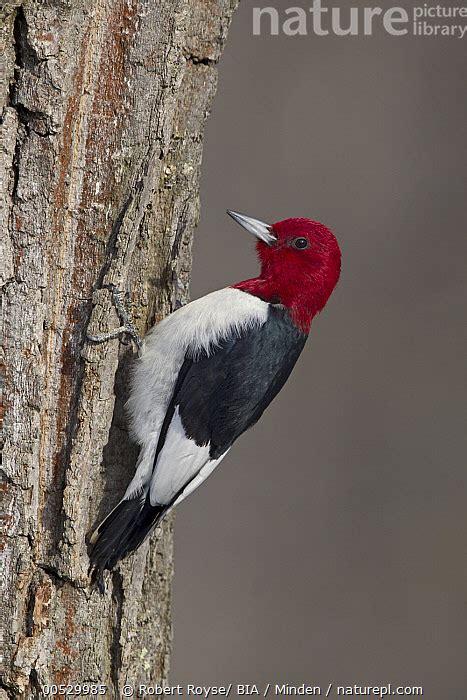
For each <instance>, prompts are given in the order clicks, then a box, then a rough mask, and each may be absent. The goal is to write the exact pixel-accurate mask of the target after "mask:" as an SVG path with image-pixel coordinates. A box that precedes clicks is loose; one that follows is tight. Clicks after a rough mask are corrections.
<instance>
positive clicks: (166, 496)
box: [149, 406, 220, 506]
mask: <svg viewBox="0 0 467 700" xmlns="http://www.w3.org/2000/svg"><path fill="white" fill-rule="evenodd" d="M218 462H220V459H217V460H211V459H209V445H202V446H201V447H200V446H199V445H197V444H196V443H195V441H194V440H190V438H188V437H187V435H186V433H185V430H184V428H183V425H182V421H181V418H180V413H179V410H178V406H177V407H176V408H175V412H174V416H173V418H172V421H171V423H170V426H169V429H168V431H167V436H166V439H165V443H164V447H163V448H162V451H161V453H160V454H159V456H158V458H157V464H156V468H155V470H154V474H153V477H152V479H151V486H150V492H149V494H150V495H149V498H150V502H151V505H152V506H155V505H169V504H170V503H172V501H173V500H174V498H175V497H176V496H177V494H180V495H179V497H178V498H177V501H176V502H177V503H179V502H180V501H181V500H183V498H185V497H186V496H187V495H188V494H189V493H191V492H192V491H194V490H195V488H197V487H198V486H199V485H200V484H201V483H202V482H203V481H204V479H206V478H207V477H208V476H209V474H210V473H211V472H212V471H213V469H214V468H215V467H216V466H217V464H218ZM184 486H186V488H185V489H184ZM183 489H184V490H183ZM181 492H182V493H181ZM174 505H175V504H174Z"/></svg>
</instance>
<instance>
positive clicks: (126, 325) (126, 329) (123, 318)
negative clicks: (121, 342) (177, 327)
mask: <svg viewBox="0 0 467 700" xmlns="http://www.w3.org/2000/svg"><path fill="white" fill-rule="evenodd" d="M104 289H109V290H110V293H111V295H112V302H113V305H114V307H115V310H116V312H117V314H118V318H119V319H120V322H121V324H122V325H121V326H119V327H118V328H115V329H114V330H112V331H109V332H108V333H100V334H99V335H90V334H88V335H87V338H88V340H89V341H90V342H91V343H106V342H107V341H108V340H113V339H114V338H119V337H120V336H121V335H123V334H126V335H128V336H130V339H131V340H132V341H133V342H134V344H135V345H136V348H137V350H138V355H141V350H142V348H143V343H142V340H141V338H140V336H139V333H138V331H137V330H136V326H135V324H134V323H133V321H132V319H131V316H130V313H129V312H128V310H127V309H126V307H125V303H124V297H125V293H124V292H122V291H121V290H120V289H118V287H116V286H115V285H114V284H106V285H104Z"/></svg>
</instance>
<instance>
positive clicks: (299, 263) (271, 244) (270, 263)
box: [229, 212, 341, 332]
mask: <svg viewBox="0 0 467 700" xmlns="http://www.w3.org/2000/svg"><path fill="white" fill-rule="evenodd" d="M229 213H230V214H231V216H233V218H234V219H235V220H236V221H238V222H239V223H240V224H241V225H242V226H244V227H245V228H247V229H248V230H250V231H251V232H252V233H254V234H255V235H256V236H257V238H258V239H259V240H258V243H257V244H256V249H257V251H258V257H259V260H260V263H261V274H260V275H259V277H256V278H254V279H251V280H246V281H245V282H240V283H239V284H236V285H234V286H235V287H236V288H237V289H242V290H243V291H245V292H249V293H250V294H254V295H255V296H259V297H261V298H262V299H264V300H265V301H269V302H273V303H278V304H283V306H285V307H286V308H287V309H288V310H289V312H290V314H291V316H292V318H293V320H294V322H295V323H296V325H297V326H299V327H300V328H301V330H303V331H304V332H308V331H309V329H310V324H311V321H312V320H313V317H314V316H315V315H316V314H317V313H319V312H320V311H321V310H322V309H323V307H324V306H325V304H326V302H327V300H328V299H329V297H330V295H331V293H332V291H333V289H334V287H335V286H336V284H337V281H338V279H339V274H340V269H341V253H340V249H339V244H338V243H337V240H336V237H335V236H334V234H333V233H332V231H330V230H329V229H328V228H326V226H324V225H323V224H320V223H319V222H318V221H312V220H311V219H285V220H284V221H279V222H278V223H276V224H272V225H269V224H265V223H264V222H261V221H259V220H258V219H251V218H250V217H245V216H243V215H239V214H236V213H234V212H229Z"/></svg>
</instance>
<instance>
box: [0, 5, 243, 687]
mask: <svg viewBox="0 0 467 700" xmlns="http://www.w3.org/2000/svg"><path fill="white" fill-rule="evenodd" d="M236 4H237V3H236V0H93V2H87V1H86V0H30V1H25V2H18V1H17V0H13V1H11V0H10V1H9V0H7V1H6V5H5V4H4V5H3V7H2V9H0V22H1V35H0V41H1V44H2V45H1V46H0V51H1V55H2V59H1V60H2V61H3V62H4V70H2V73H1V77H0V80H1V84H0V113H1V115H2V143H1V146H0V175H1V187H0V202H1V209H0V229H1V230H2V232H5V234H6V235H5V245H4V253H3V255H2V257H3V265H2V278H3V279H2V283H3V284H4V288H3V289H4V329H5V333H4V360H5V366H6V382H5V393H4V398H5V423H4V438H5V440H4V442H5V448H4V454H5V461H4V469H5V471H4V473H3V475H4V480H3V485H2V496H3V506H2V513H4V514H6V528H5V532H6V537H5V538H4V542H3V545H2V564H3V577H2V586H3V591H2V593H1V596H2V603H1V606H2V609H3V612H2V614H3V620H2V626H3V628H4V632H3V634H4V639H3V644H2V647H3V649H2V651H3V665H4V667H5V671H4V677H3V680H2V684H1V689H0V698H7V697H11V698H13V697H15V698H16V697H18V696H20V697H27V698H33V697H42V691H41V687H42V686H44V685H47V684H49V685H50V684H60V683H61V684H72V683H81V684H84V683H102V684H104V685H105V686H107V697H120V693H119V689H121V687H122V686H123V685H124V684H125V683H130V684H132V685H134V686H136V685H137V684H139V683H149V682H151V683H155V682H157V681H159V682H160V681H161V680H164V679H166V678H167V673H168V657H169V651H170V642H171V623H170V590H171V577H172V566H173V562H172V527H173V524H172V520H171V519H170V518H169V519H167V520H166V521H165V523H164V525H163V526H162V528H161V529H160V530H158V534H157V537H152V538H151V540H150V541H149V542H147V543H146V544H145V545H144V546H142V547H141V548H140V550H138V552H137V553H136V554H135V555H134V556H132V557H130V559H128V560H126V561H125V562H124V563H123V564H122V565H121V566H120V567H119V569H118V570H117V571H115V572H114V573H112V575H111V576H110V577H109V580H108V583H107V589H106V592H105V594H104V595H101V594H100V593H99V592H98V591H97V590H94V589H91V588H90V587H89V579H88V566H89V560H88V553H87V545H86V537H87V534H88V533H89V531H90V530H91V529H92V527H93V525H95V524H96V523H97V522H98V521H99V519H100V518H101V517H103V516H104V515H105V514H106V513H108V511H109V510H110V509H111V508H112V506H113V505H114V504H115V503H116V502H117V501H118V500H119V498H120V497H121V495H122V494H123V492H124V490H125V488H126V485H127V483H128V481H129V479H130V477H131V476H132V473H133V470H134V465H135V461H136V451H135V447H134V446H132V445H131V443H130V441H129V437H128V434H127V432H126V422H125V417H124V413H123V405H124V402H125V398H126V396H125V395H126V392H127V380H128V371H129V365H131V361H132V356H133V351H132V350H131V348H130V346H128V345H126V346H125V345H122V344H121V343H119V341H118V340H113V341H111V342H109V343H107V344H104V345H98V346H96V345H91V344H89V343H88V342H87V341H86V333H87V332H89V333H98V332H103V331H105V330H108V329H110V328H113V327H115V326H116V325H118V324H119V321H118V319H117V317H116V314H115V311H114V309H113V307H112V304H111V299H110V295H109V292H108V291H107V289H106V288H105V285H106V284H109V283H114V284H116V285H117V286H118V287H120V288H121V289H124V290H127V291H128V292H129V297H130V299H131V301H132V306H131V308H132V311H133V316H134V318H135V320H136V325H137V326H138V328H139V330H140V332H141V333H142V334H144V332H145V330H146V329H147V328H148V327H150V326H151V325H152V324H153V323H154V322H155V321H157V320H158V319H160V318H161V317H162V316H164V314H166V313H168V312H169V311H170V310H172V309H173V308H174V307H175V305H176V304H179V303H183V302H184V301H185V300H186V297H187V293H188V292H187V289H188V281H189V275H190V249H191V237H192V230H193V227H194V225H195V223H196V219H197V216H198V179H199V169H200V161H201V151H202V133H203V126H204V122H205V119H206V116H207V113H208V110H209V105H210V102H211V99H212V97H213V93H214V90H215V84H216V74H217V66H216V64H217V61H218V59H219V55H220V53H221V50H222V46H223V43H224V41H225V37H226V32H227V27H228V24H229V21H230V18H231V15H232V12H233V10H234V7H235V5H236Z"/></svg>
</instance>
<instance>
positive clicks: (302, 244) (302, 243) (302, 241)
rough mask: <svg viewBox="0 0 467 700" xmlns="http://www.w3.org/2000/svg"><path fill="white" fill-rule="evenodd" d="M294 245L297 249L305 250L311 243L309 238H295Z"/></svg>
mask: <svg viewBox="0 0 467 700" xmlns="http://www.w3.org/2000/svg"><path fill="white" fill-rule="evenodd" d="M292 245H293V247H294V248H297V250H305V248H308V245H309V243H308V239H307V238H295V239H294V240H293V241H292Z"/></svg>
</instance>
